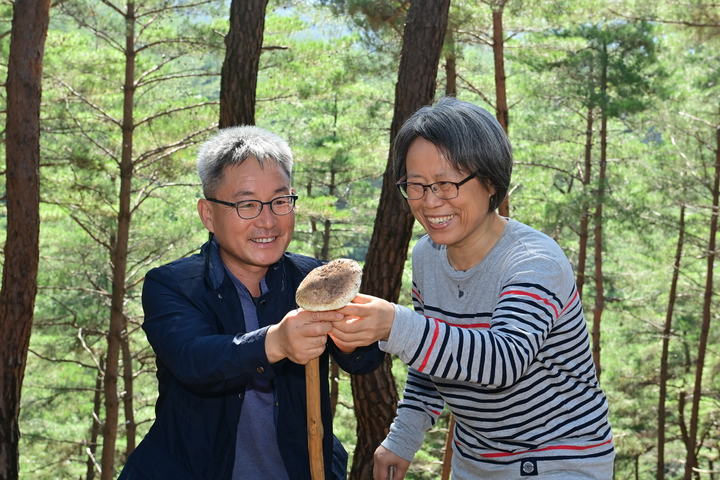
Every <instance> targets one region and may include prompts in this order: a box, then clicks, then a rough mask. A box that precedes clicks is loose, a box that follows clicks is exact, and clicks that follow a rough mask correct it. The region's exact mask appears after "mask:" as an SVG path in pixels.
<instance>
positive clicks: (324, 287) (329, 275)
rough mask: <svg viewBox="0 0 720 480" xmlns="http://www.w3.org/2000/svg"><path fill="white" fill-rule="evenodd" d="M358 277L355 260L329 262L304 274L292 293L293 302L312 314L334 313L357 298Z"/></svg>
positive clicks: (345, 259) (358, 268)
mask: <svg viewBox="0 0 720 480" xmlns="http://www.w3.org/2000/svg"><path fill="white" fill-rule="evenodd" d="M361 277H362V268H360V265H359V264H358V263H357V262H356V261H355V260H350V259H349V258H339V259H337V260H333V261H332V262H330V263H326V264H325V265H322V266H320V267H317V268H315V269H314V270H312V271H311V272H310V273H308V275H307V276H306V277H305V279H304V280H303V281H302V282H300V286H298V289H297V292H295V301H296V302H297V304H298V305H299V306H300V307H302V308H304V309H305V310H310V311H313V312H324V311H327V310H337V309H338V308H342V307H344V306H345V305H347V304H348V303H350V301H351V300H352V299H353V298H355V297H356V296H357V294H358V291H359V290H360V279H361Z"/></svg>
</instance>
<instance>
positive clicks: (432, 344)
mask: <svg viewBox="0 0 720 480" xmlns="http://www.w3.org/2000/svg"><path fill="white" fill-rule="evenodd" d="M433 320H435V331H434V332H433V337H432V341H431V342H430V348H428V351H427V352H426V353H425V358H423V362H422V364H421V365H420V368H418V372H422V371H423V370H424V369H425V367H427V364H428V361H429V360H430V354H431V353H432V351H433V348H435V342H437V338H438V336H439V335H440V322H439V321H438V319H437V318H433Z"/></svg>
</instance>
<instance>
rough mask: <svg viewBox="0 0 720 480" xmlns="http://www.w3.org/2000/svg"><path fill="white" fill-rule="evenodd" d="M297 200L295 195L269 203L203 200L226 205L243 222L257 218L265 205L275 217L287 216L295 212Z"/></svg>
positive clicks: (285, 196) (276, 198)
mask: <svg viewBox="0 0 720 480" xmlns="http://www.w3.org/2000/svg"><path fill="white" fill-rule="evenodd" d="M297 199H298V196H297V195H282V196H280V197H275V198H273V199H272V200H270V201H269V202H261V201H260V200H241V201H239V202H224V201H222V200H218V199H216V198H205V200H207V201H208V202H213V203H219V204H220V205H226V206H228V207H233V208H234V209H235V211H236V212H237V214H238V217H240V218H242V219H244V220H252V219H253V218H255V217H258V216H259V215H260V214H261V213H262V210H263V207H264V206H265V205H269V206H270V210H271V211H272V213H274V214H275V215H287V214H289V213H292V212H293V211H294V210H295V200H297Z"/></svg>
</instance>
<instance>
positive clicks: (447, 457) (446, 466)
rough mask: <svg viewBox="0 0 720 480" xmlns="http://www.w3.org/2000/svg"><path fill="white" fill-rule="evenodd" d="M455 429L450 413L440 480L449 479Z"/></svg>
mask: <svg viewBox="0 0 720 480" xmlns="http://www.w3.org/2000/svg"><path fill="white" fill-rule="evenodd" d="M454 429H455V416H454V415H453V414H452V413H451V414H450V420H449V421H448V433H447V437H445V454H444V455H443V463H442V474H441V475H440V478H441V479H442V480H448V479H449V478H450V464H451V462H452V454H453V453H452V442H453V430H454Z"/></svg>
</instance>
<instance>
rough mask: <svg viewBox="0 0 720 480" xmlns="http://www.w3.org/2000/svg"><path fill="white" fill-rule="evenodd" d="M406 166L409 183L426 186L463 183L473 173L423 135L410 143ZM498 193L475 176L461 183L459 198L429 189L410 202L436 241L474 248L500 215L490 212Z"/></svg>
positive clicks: (416, 216) (419, 219)
mask: <svg viewBox="0 0 720 480" xmlns="http://www.w3.org/2000/svg"><path fill="white" fill-rule="evenodd" d="M405 167H406V170H407V181H408V182H416V183H422V184H426V185H428V184H432V183H435V182H460V181H461V180H463V179H465V178H466V177H467V176H468V175H470V174H471V173H473V172H461V171H458V170H456V169H455V168H454V167H453V166H452V165H451V164H450V162H449V161H448V160H447V159H446V158H445V157H444V156H443V155H442V154H441V152H440V150H439V149H438V148H437V147H436V146H435V145H434V144H432V143H431V142H429V141H427V140H425V139H424V138H422V137H418V138H416V139H415V140H414V141H413V142H412V143H411V144H410V148H409V149H408V152H407V156H406V157H405ZM494 193H495V189H494V188H492V187H490V188H488V187H486V186H485V185H484V184H483V183H482V182H481V181H480V180H479V179H477V178H472V179H470V180H469V181H468V182H466V183H464V184H463V185H461V186H460V189H459V191H458V196H457V197H456V198H453V199H450V200H442V199H440V198H438V197H437V196H436V195H435V194H434V193H433V192H432V191H430V189H429V188H426V189H425V194H424V195H423V197H422V198H420V199H419V200H408V205H409V206H410V210H411V211H412V213H413V215H414V216H415V218H416V219H417V221H418V222H420V223H421V224H422V226H423V227H424V228H425V231H427V233H428V234H429V235H430V238H431V239H432V241H433V242H435V243H437V244H442V245H447V246H448V248H451V249H455V248H463V247H472V246H473V245H474V244H476V243H477V242H478V241H480V242H482V237H483V234H484V232H486V231H487V230H488V229H489V228H490V226H491V225H490V223H491V221H492V220H493V219H494V218H495V217H497V215H496V214H495V213H494V212H488V208H489V204H490V197H491V196H492V195H493V194H494Z"/></svg>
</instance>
